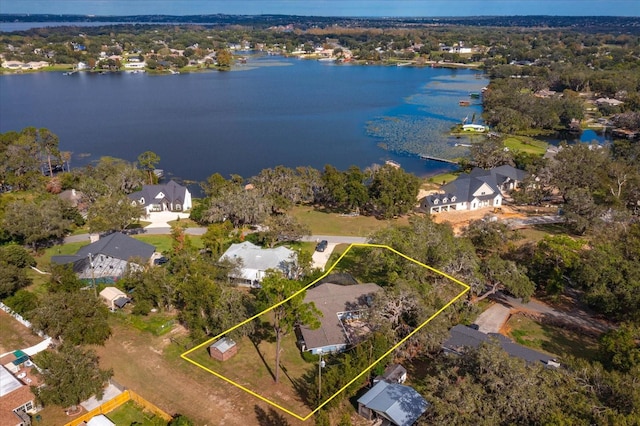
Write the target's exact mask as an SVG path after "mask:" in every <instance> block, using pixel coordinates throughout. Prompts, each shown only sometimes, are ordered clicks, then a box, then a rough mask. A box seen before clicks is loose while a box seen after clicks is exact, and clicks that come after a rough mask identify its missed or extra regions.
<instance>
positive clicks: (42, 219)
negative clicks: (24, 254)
mask: <svg viewBox="0 0 640 426" xmlns="http://www.w3.org/2000/svg"><path fill="white" fill-rule="evenodd" d="M66 213H67V212H66V206H65V204H64V202H63V200H61V199H59V198H58V197H51V196H50V197H46V198H44V199H41V200H37V201H35V202H34V201H24V200H16V201H14V202H12V203H10V204H8V205H7V206H6V208H5V212H4V218H3V221H2V224H3V227H4V228H5V230H6V231H7V232H8V233H9V234H10V235H11V236H13V237H14V238H17V239H18V240H20V241H22V242H24V243H25V244H28V245H31V246H32V247H34V248H37V247H38V246H39V245H40V244H43V243H45V242H46V241H48V240H51V239H54V238H61V237H63V236H64V234H65V232H66V231H67V229H69V227H70V226H71V220H70V219H69V218H67V217H65V215H66Z"/></svg>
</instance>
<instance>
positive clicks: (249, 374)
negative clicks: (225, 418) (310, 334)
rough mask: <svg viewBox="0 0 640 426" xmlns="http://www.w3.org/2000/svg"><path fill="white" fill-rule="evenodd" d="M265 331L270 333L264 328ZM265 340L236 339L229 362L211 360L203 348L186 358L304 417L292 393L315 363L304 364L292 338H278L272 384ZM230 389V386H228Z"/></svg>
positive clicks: (271, 343)
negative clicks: (277, 376)
mask: <svg viewBox="0 0 640 426" xmlns="http://www.w3.org/2000/svg"><path fill="white" fill-rule="evenodd" d="M265 330H270V326H269V325H265ZM270 337H272V338H266V339H263V340H261V341H260V342H258V343H257V344H254V342H252V341H251V339H249V338H248V337H243V338H241V339H238V340H236V343H237V345H238V353H237V354H236V355H235V356H233V357H232V358H231V359H229V360H227V361H224V362H221V361H217V360H215V359H213V358H211V357H210V356H209V354H208V352H207V349H206V347H205V348H201V349H199V350H197V351H195V352H192V353H191V354H190V355H189V357H190V358H191V359H193V360H194V361H197V362H198V363H199V364H201V365H203V366H205V367H207V368H209V369H211V370H213V371H215V372H216V373H219V374H221V375H222V376H224V377H226V378H228V379H230V380H232V381H234V382H236V383H238V384H240V385H242V386H245V387H247V388H248V389H250V390H252V391H254V392H256V393H257V394H259V395H262V396H264V397H265V398H267V399H269V400H271V401H273V402H275V403H277V404H278V405H280V406H282V407H284V408H287V409H289V410H291V411H293V412H294V413H296V414H298V415H301V416H304V415H306V414H307V413H309V411H311V410H310V407H308V406H307V405H306V404H305V403H304V401H303V399H302V398H301V397H300V395H299V391H298V390H296V387H297V386H298V384H296V382H299V381H300V380H303V379H302V376H303V375H304V373H306V372H308V371H310V370H312V369H315V368H317V364H315V363H308V362H307V361H305V360H304V359H302V356H301V354H300V351H299V350H298V348H297V346H296V337H295V334H294V333H290V334H289V335H287V336H285V337H284V338H283V339H282V343H281V351H282V352H281V358H280V365H281V367H282V368H281V369H280V382H279V383H278V384H276V383H275V354H276V349H275V348H276V343H275V337H274V336H270ZM229 386H231V385H229Z"/></svg>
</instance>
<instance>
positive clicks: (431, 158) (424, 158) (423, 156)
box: [420, 154, 458, 164]
mask: <svg viewBox="0 0 640 426" xmlns="http://www.w3.org/2000/svg"><path fill="white" fill-rule="evenodd" d="M420 158H422V159H423V160H432V161H439V162H441V163H449V164H458V162H457V161H453V160H447V159H446V158H439V157H432V156H430V155H424V154H420Z"/></svg>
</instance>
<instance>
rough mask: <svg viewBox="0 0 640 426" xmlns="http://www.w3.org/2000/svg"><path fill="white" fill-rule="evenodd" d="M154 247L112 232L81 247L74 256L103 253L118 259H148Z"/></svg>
mask: <svg viewBox="0 0 640 426" xmlns="http://www.w3.org/2000/svg"><path fill="white" fill-rule="evenodd" d="M155 251H156V248H155V247H154V246H152V245H151V244H147V243H145V242H142V241H139V240H136V239H135V238H132V237H130V236H128V235H125V234H123V233H122V232H114V233H113V234H110V235H107V236H106V237H102V238H100V239H99V240H98V241H96V242H95V243H91V244H89V245H87V246H84V247H81V248H80V250H78V251H77V253H76V256H79V257H80V258H83V257H84V258H86V257H88V256H89V253H91V255H92V256H95V255H97V254H104V255H106V256H109V257H114V258H116V259H120V260H129V259H131V258H133V257H139V258H142V259H143V260H145V261H148V260H149V259H150V258H151V256H152V255H153V252H155Z"/></svg>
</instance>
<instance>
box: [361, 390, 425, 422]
mask: <svg viewBox="0 0 640 426" xmlns="http://www.w3.org/2000/svg"><path fill="white" fill-rule="evenodd" d="M358 403H359V404H362V405H364V406H365V407H367V408H369V409H371V410H373V411H376V412H377V413H380V414H383V415H384V417H386V418H387V419H389V420H390V421H392V422H393V423H394V424H396V425H397V426H411V425H412V424H414V423H415V422H416V420H418V418H419V417H420V416H421V415H422V413H424V412H425V411H426V410H427V407H428V406H429V403H428V402H427V401H425V399H424V398H423V397H422V395H420V394H419V393H418V392H417V391H416V390H415V389H413V388H412V387H410V386H405V385H400V384H397V383H387V382H385V381H381V382H378V383H377V384H376V385H375V386H374V387H372V388H371V389H370V390H369V392H367V393H365V394H364V395H362V396H361V397H360V399H358Z"/></svg>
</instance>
